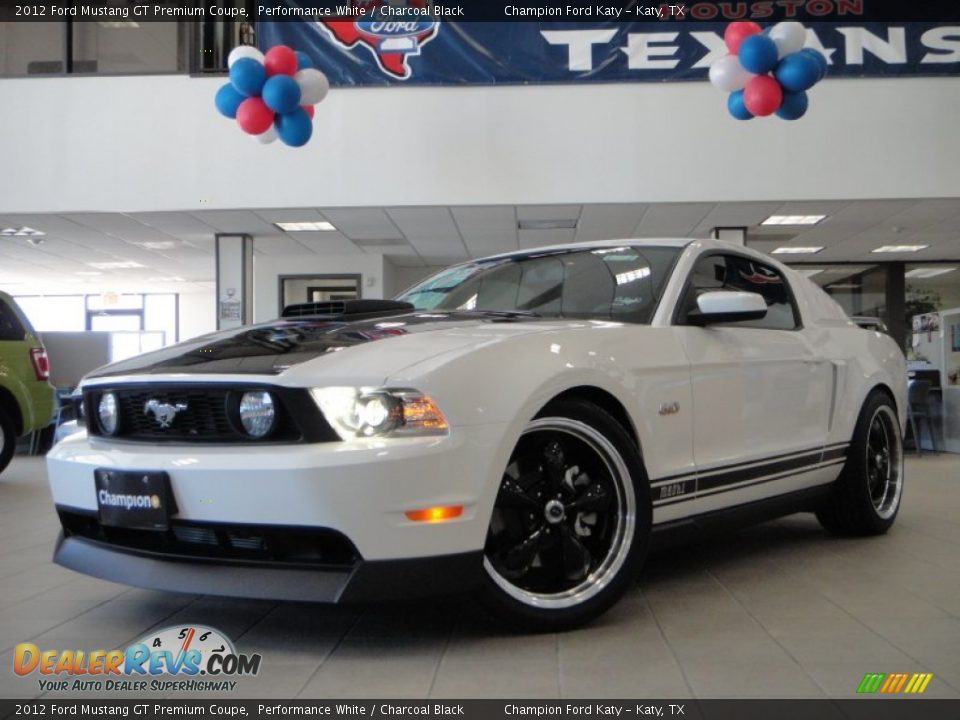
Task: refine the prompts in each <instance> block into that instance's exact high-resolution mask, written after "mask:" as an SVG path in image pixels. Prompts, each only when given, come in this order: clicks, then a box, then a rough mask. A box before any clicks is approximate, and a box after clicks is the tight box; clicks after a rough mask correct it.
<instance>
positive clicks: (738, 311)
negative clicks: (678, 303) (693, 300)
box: [687, 290, 767, 327]
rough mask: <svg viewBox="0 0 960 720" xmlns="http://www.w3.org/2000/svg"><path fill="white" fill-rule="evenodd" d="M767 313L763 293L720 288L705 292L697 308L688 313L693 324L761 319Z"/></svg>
mask: <svg viewBox="0 0 960 720" xmlns="http://www.w3.org/2000/svg"><path fill="white" fill-rule="evenodd" d="M766 314H767V302H766V300H764V299H763V295H759V294H757V293H752V292H735V291H731V290H720V291H714V292H705V293H703V294H702V295H700V296H699V297H698V298H697V309H696V310H692V311H691V312H690V313H689V314H688V315H687V322H688V323H689V324H691V325H699V326H701V327H702V326H704V325H711V324H713V323H730V322H740V321H741V320H760V319H761V318H763V317H765V316H766Z"/></svg>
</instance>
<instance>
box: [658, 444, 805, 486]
mask: <svg viewBox="0 0 960 720" xmlns="http://www.w3.org/2000/svg"><path fill="white" fill-rule="evenodd" d="M821 449H822V448H819V447H816V448H810V449H808V450H794V451H793V452H788V453H783V454H781V455H770V456H769V457H765V458H757V459H756V460H748V461H746V462H738V463H731V464H729V465H720V466H718V467H714V468H710V469H709V470H703V471H701V472H700V473H699V474H700V475H705V474H709V473H717V472H726V471H733V470H736V469H737V468H744V467H747V466H748V465H759V464H764V463H771V462H774V461H776V460H785V459H786V458H792V457H798V456H807V455H812V454H814V453H819V452H820V451H821ZM697 474H698V473H697V472H696V471H695V472H685V473H677V474H676V475H667V476H666V477H661V478H657V479H656V480H653V481H651V485H662V484H664V483H668V482H678V481H680V480H683V479H686V478H690V477H695V476H696V475H697Z"/></svg>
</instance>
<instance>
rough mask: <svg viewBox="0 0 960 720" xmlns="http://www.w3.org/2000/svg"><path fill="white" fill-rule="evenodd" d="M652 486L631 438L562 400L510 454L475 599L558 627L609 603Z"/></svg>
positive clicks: (639, 532) (628, 576) (524, 622)
mask: <svg viewBox="0 0 960 720" xmlns="http://www.w3.org/2000/svg"><path fill="white" fill-rule="evenodd" d="M652 512H653V511H652V505H651V500H650V483H649V481H648V479H647V475H646V472H645V471H644V468H643V462H642V461H641V458H640V453H639V451H638V449H637V446H636V444H635V443H634V441H633V439H632V438H631V437H630V436H629V435H628V434H627V432H626V431H625V430H624V428H623V427H622V426H621V425H620V424H619V423H618V422H617V421H616V420H615V419H614V418H613V417H612V416H611V415H610V414H608V413H607V412H605V411H604V410H602V409H601V408H599V407H597V406H596V405H593V404H590V403H586V402H580V401H560V402H556V403H552V404H551V405H549V406H548V407H547V408H545V409H544V410H543V411H542V412H541V413H540V415H539V416H538V417H536V418H535V419H534V420H532V421H530V423H528V425H527V427H526V428H525V429H524V431H523V433H522V434H521V437H520V439H519V440H518V442H517V445H516V447H515V448H514V450H513V453H512V454H511V456H510V460H509V461H508V464H507V467H506V468H505V470H504V474H503V478H502V480H501V485H500V489H499V492H498V494H497V499H496V502H495V504H494V509H493V513H492V516H491V520H490V527H489V530H488V532H487V542H486V546H485V548H484V561H483V566H484V573H483V583H482V586H481V590H480V594H479V600H480V603H481V605H482V606H483V607H484V608H485V609H486V610H487V611H488V612H489V613H490V614H491V615H493V616H494V617H495V618H496V619H497V620H499V621H501V622H502V623H504V624H506V625H508V626H511V627H513V628H515V629H518V630H524V631H534V632H547V631H555V630H565V629H569V628H573V627H577V626H579V625H583V624H584V623H587V622H589V621H590V620H593V619H594V618H596V617H598V616H599V615H601V614H602V613H603V612H605V611H606V610H607V609H609V608H610V607H611V606H612V605H613V604H614V603H615V602H616V601H617V600H618V599H619V598H620V596H621V595H622V594H623V593H624V592H625V591H626V589H627V587H628V586H629V585H630V583H631V581H633V580H634V579H635V577H636V574H637V571H638V570H639V568H640V566H641V564H642V562H643V559H644V557H645V556H646V552H647V546H648V545H649V540H650V526H651V519H652Z"/></svg>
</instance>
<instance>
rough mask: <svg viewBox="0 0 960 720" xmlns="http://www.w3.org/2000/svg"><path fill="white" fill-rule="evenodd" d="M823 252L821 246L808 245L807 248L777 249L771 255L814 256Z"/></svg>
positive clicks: (788, 247)
mask: <svg viewBox="0 0 960 720" xmlns="http://www.w3.org/2000/svg"><path fill="white" fill-rule="evenodd" d="M821 250H823V246H821V245H810V246H807V247H800V246H795V247H790V246H786V247H778V248H777V249H776V250H773V251H771V253H770V254H771V255H814V254H816V253H818V252H820V251H821Z"/></svg>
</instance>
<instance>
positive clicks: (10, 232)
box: [0, 226, 46, 237]
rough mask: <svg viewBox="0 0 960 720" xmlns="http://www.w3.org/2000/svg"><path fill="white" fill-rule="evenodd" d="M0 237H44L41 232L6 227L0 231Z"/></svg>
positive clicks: (27, 228)
mask: <svg viewBox="0 0 960 720" xmlns="http://www.w3.org/2000/svg"><path fill="white" fill-rule="evenodd" d="M0 235H2V236H3V237H43V236H44V235H46V233H45V232H43V231H42V230H34V229H33V228H29V227H26V226H24V227H18V228H17V227H8V228H3V230H0Z"/></svg>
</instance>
